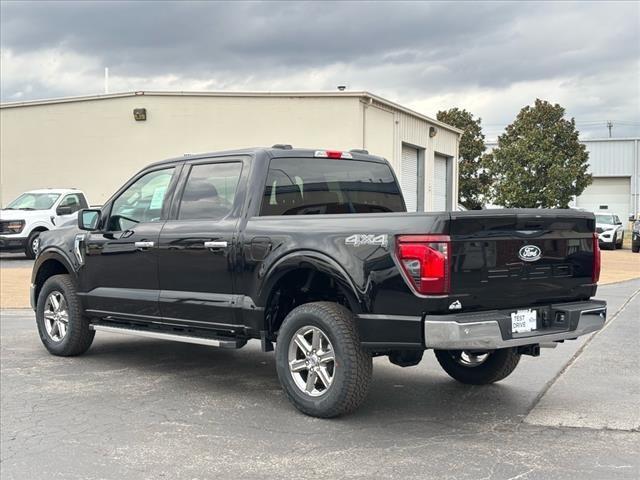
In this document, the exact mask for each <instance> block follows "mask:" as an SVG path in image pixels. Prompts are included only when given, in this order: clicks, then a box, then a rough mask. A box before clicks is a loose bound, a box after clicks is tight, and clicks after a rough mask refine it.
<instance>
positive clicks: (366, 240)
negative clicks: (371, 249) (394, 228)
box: [344, 233, 389, 248]
mask: <svg viewBox="0 0 640 480" xmlns="http://www.w3.org/2000/svg"><path fill="white" fill-rule="evenodd" d="M344 243H345V245H351V246H353V247H360V246H362V245H378V246H380V247H382V248H387V246H388V245H389V240H388V237H387V235H385V234H382V235H367V234H364V233H356V234H353V235H351V236H349V237H347V238H346V239H345V240H344Z"/></svg>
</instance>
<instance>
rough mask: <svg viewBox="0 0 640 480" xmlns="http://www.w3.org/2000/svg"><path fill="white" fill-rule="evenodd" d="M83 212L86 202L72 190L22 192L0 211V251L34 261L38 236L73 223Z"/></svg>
mask: <svg viewBox="0 0 640 480" xmlns="http://www.w3.org/2000/svg"><path fill="white" fill-rule="evenodd" d="M82 208H87V200H86V198H85V196H84V193H83V192H81V191H80V190H78V189H75V188H45V189H41V190H31V191H28V192H24V193H23V194H21V195H19V196H18V197H17V198H16V199H15V200H13V201H12V202H10V203H9V204H8V205H7V206H6V208H3V209H2V210H1V211H0V250H5V251H16V250H17V251H23V252H24V253H25V255H26V256H27V258H35V256H36V252H37V250H38V242H39V236H40V234H41V233H42V232H46V231H47V230H53V229H55V228H58V227H60V226H61V225H64V224H65V223H67V222H69V221H72V220H74V219H75V218H77V212H78V210H80V209H82Z"/></svg>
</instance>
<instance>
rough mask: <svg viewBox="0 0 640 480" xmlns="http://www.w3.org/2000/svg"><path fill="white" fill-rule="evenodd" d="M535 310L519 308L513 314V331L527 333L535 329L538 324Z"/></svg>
mask: <svg viewBox="0 0 640 480" xmlns="http://www.w3.org/2000/svg"><path fill="white" fill-rule="evenodd" d="M537 313H538V312H536V311H535V310H518V311H517V312H513V313H512V314H511V332H512V333H526V332H531V331H532V330H535V329H536V327H537V326H538V321H537V317H538V316H537Z"/></svg>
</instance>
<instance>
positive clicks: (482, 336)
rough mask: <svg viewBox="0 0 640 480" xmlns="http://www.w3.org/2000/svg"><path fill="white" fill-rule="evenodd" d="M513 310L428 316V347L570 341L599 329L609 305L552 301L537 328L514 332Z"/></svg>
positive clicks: (491, 347) (484, 347)
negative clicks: (560, 319)
mask: <svg viewBox="0 0 640 480" xmlns="http://www.w3.org/2000/svg"><path fill="white" fill-rule="evenodd" d="M513 311H514V310H513V309H510V310H494V311H490V312H478V313H460V314H452V315H427V316H426V318H425V321H424V344H425V347H426V348H433V349H437V350H470V349H477V350H494V349H498V348H509V347H517V346H521V345H532V344H539V343H548V342H557V341H560V340H570V339H575V338H577V337H579V336H582V335H586V334H588V333H592V332H595V331H597V330H600V329H601V328H602V327H603V326H604V324H605V321H606V318H607V304H606V302H604V301H601V300H589V301H587V302H572V303H561V304H553V305H549V306H546V307H542V308H540V310H539V311H540V312H541V315H540V316H541V317H543V318H540V319H539V320H538V322H539V324H538V329H537V330H535V331H533V332H530V333H525V334H512V333H511V313H512V312H513ZM542 313H543V315H542ZM544 317H546V319H548V321H545V319H544ZM558 318H562V319H563V321H562V323H558V322H556V319H558Z"/></svg>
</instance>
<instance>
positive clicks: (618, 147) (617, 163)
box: [582, 140, 637, 177]
mask: <svg viewBox="0 0 640 480" xmlns="http://www.w3.org/2000/svg"><path fill="white" fill-rule="evenodd" d="M582 143H584V144H585V145H586V147H587V150H588V151H589V171H590V172H591V173H592V174H593V175H594V176H596V177H631V176H633V175H634V160H635V161H637V160H636V155H635V151H634V150H635V141H634V140H611V141H588V140H587V141H584V142H582Z"/></svg>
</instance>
